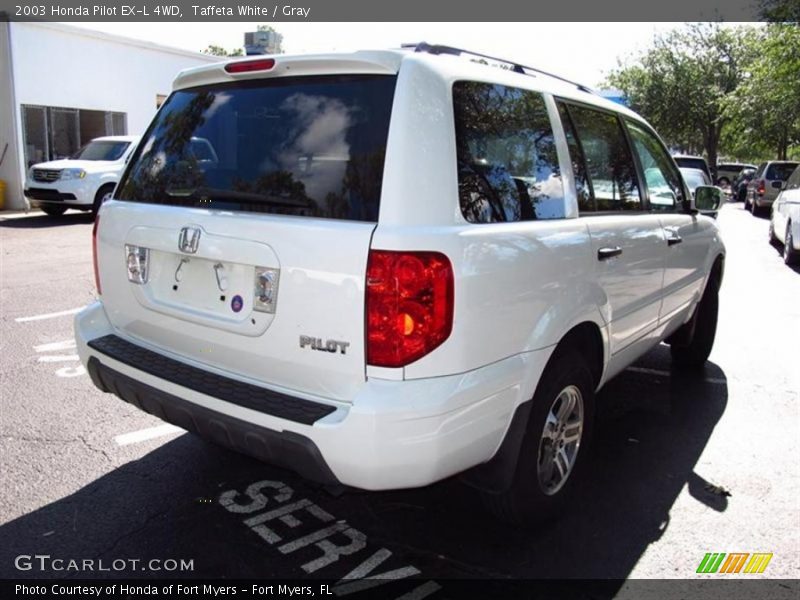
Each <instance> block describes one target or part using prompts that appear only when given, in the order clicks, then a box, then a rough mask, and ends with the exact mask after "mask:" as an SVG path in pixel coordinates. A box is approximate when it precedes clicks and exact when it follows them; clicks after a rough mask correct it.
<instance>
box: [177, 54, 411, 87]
mask: <svg viewBox="0 0 800 600" xmlns="http://www.w3.org/2000/svg"><path fill="white" fill-rule="evenodd" d="M403 56H404V53H402V52H396V51H395V52H393V51H361V52H352V53H341V54H307V55H294V56H290V55H283V54H277V55H271V56H264V55H261V56H249V57H247V58H242V59H237V60H235V61H222V62H218V63H213V64H210V65H202V66H199V67H192V68H190V69H185V70H183V71H181V72H180V73H178V76H177V77H176V78H175V81H174V82H173V84H172V89H173V90H179V89H184V88H190V87H197V86H202V85H211V84H216V83H226V82H230V81H239V80H245V79H261V78H273V77H289V76H292V77H296V76H302V75H334V74H361V75H394V74H396V73H397V72H398V70H399V69H400V62H401V61H402V59H403ZM268 60H274V61H275V62H274V65H273V66H272V67H271V68H269V69H254V70H240V69H233V70H234V71H238V72H233V73H231V72H229V71H228V70H226V67H229V68H230V66H233V65H243V64H244V63H249V62H265V61H268Z"/></svg>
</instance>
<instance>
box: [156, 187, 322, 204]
mask: <svg viewBox="0 0 800 600" xmlns="http://www.w3.org/2000/svg"><path fill="white" fill-rule="evenodd" d="M166 194H167V195H168V196H172V197H173V198H193V199H198V200H199V199H201V198H204V197H207V198H208V199H209V200H230V201H234V202H235V201H239V202H253V203H261V204H270V205H272V206H285V207H290V208H309V207H310V206H311V204H310V203H309V201H308V200H298V199H297V198H284V197H282V196H276V195H274V194H259V193H257V192H240V191H237V190H226V189H222V188H208V187H198V188H189V189H180V188H172V189H168V190H166Z"/></svg>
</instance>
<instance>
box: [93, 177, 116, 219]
mask: <svg viewBox="0 0 800 600" xmlns="http://www.w3.org/2000/svg"><path fill="white" fill-rule="evenodd" d="M115 185H116V184H113V183H111V184H106V185H104V186H101V187H100V189H99V190H97V193H96V194H95V195H94V203H92V217H94V218H97V213H98V212H100V207H101V206H103V203H105V202H106V201H108V200H109V199H110V198H111V197H112V196H113V195H114V186H115Z"/></svg>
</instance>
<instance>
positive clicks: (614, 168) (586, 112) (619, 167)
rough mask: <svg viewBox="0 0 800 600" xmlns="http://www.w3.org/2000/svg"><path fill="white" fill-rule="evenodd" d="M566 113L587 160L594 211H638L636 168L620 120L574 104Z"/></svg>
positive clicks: (639, 199)
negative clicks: (568, 114)
mask: <svg viewBox="0 0 800 600" xmlns="http://www.w3.org/2000/svg"><path fill="white" fill-rule="evenodd" d="M569 113H570V116H571V117H572V122H573V124H574V125H575V130H576V131H577V134H578V141H579V143H580V146H581V149H582V150H583V155H584V156H585V158H586V167H587V172H588V176H589V181H590V184H591V187H592V195H593V200H594V210H597V211H636V210H641V209H642V201H641V197H640V195H639V185H638V182H637V179H636V167H635V166H634V163H633V156H632V155H631V150H630V148H629V147H628V142H627V140H626V139H625V132H624V131H623V130H622V124H621V123H620V122H619V119H617V117H616V116H614V115H612V114H610V113H606V112H602V111H598V110H593V109H590V108H585V107H583V106H575V105H570V106H569Z"/></svg>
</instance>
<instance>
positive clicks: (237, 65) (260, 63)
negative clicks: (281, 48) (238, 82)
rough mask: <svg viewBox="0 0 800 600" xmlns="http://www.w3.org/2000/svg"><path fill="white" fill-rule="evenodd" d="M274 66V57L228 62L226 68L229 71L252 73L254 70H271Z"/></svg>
mask: <svg viewBox="0 0 800 600" xmlns="http://www.w3.org/2000/svg"><path fill="white" fill-rule="evenodd" d="M274 66H275V59H274V58H262V59H259V60H245V61H241V62H232V63H228V64H227V65H225V70H226V71H227V72H228V73H252V72H253V71H269V70H270V69H272V68H273V67H274Z"/></svg>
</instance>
